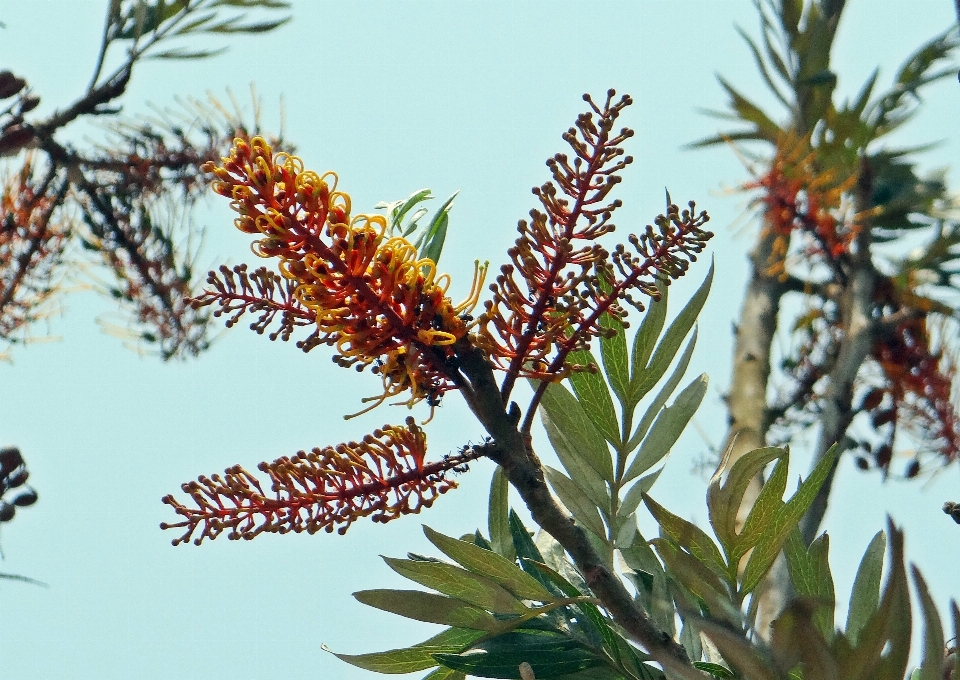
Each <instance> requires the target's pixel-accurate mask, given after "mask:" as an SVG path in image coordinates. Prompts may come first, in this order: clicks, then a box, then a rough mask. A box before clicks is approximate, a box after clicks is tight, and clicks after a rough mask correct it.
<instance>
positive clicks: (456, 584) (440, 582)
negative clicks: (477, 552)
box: [383, 557, 529, 614]
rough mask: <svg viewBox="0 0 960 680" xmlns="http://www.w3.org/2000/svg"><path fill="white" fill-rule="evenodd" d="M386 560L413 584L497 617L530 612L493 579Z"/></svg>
mask: <svg viewBox="0 0 960 680" xmlns="http://www.w3.org/2000/svg"><path fill="white" fill-rule="evenodd" d="M383 560H384V562H386V563H387V564H388V565H389V566H390V568H391V569H393V570H394V571H395V572H397V573H398V574H400V575H401V576H403V577H405V578H408V579H410V580H411V581H416V582H417V583H419V584H420V585H422V586H426V587H427V588H432V589H433V590H436V591H438V592H440V593H443V594H444V595H449V596H450V597H455V598H457V599H458V600H463V601H464V602H466V603H468V604H472V605H475V606H477V607H482V608H484V609H486V610H487V611H490V612H493V613H495V614H525V613H527V611H529V610H528V609H527V608H526V607H524V606H523V603H522V602H520V600H518V599H517V598H515V597H514V596H513V595H511V594H510V593H509V592H507V591H506V590H504V589H503V588H501V587H500V586H499V585H497V584H496V583H494V582H493V581H491V580H490V579H488V578H486V577H484V576H480V575H479V574H474V573H473V572H470V571H467V570H466V569H461V568H460V567H457V566H454V565H452V564H447V563H446V562H424V561H420V560H401V559H395V558H392V557H384V558H383Z"/></svg>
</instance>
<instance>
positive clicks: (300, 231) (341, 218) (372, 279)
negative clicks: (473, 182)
mask: <svg viewBox="0 0 960 680" xmlns="http://www.w3.org/2000/svg"><path fill="white" fill-rule="evenodd" d="M205 170H206V171H208V172H212V173H214V174H215V176H216V181H215V182H214V183H213V188H214V191H216V192H217V193H219V194H221V195H223V196H228V197H230V198H231V199H232V203H231V206H232V207H233V209H234V210H235V211H236V212H237V213H239V215H240V217H238V218H237V219H236V221H235V225H236V226H237V228H238V229H240V230H241V231H243V232H244V233H247V234H252V235H256V236H257V237H258V238H257V240H256V241H255V243H254V244H253V250H254V252H255V253H256V254H257V255H259V256H261V257H277V258H279V259H280V271H281V273H282V274H283V276H284V277H285V278H287V279H289V280H291V281H295V282H296V284H297V287H296V291H295V297H296V299H297V301H298V302H299V304H301V305H302V306H303V307H305V308H307V309H309V310H310V311H311V313H312V314H313V315H314V318H315V323H316V325H317V329H318V331H319V340H320V342H323V343H326V344H330V345H332V346H334V347H335V348H336V351H337V355H336V356H335V358H334V360H335V361H336V362H337V363H338V364H339V365H341V366H345V367H346V366H353V367H355V368H356V369H357V370H363V369H364V368H366V367H367V366H371V365H373V371H374V372H376V373H378V374H379V375H380V376H381V378H382V379H383V388H384V389H383V395H382V396H380V397H377V398H375V399H373V401H374V402H375V403H374V404H373V406H371V407H370V408H373V407H374V406H376V405H378V404H380V403H382V402H383V401H384V400H385V399H387V398H389V397H392V396H395V395H398V394H401V393H403V392H405V391H407V390H409V392H410V397H409V399H408V401H407V402H406V403H407V404H408V405H412V404H414V403H416V402H418V401H421V400H423V399H428V400H435V399H438V398H439V396H440V395H441V394H443V392H445V391H447V390H450V389H453V385H452V384H451V383H450V382H449V380H448V379H447V377H445V369H444V366H443V361H444V360H445V359H446V358H447V357H449V356H451V355H452V352H453V350H452V345H453V344H454V343H455V342H456V341H457V340H459V339H460V338H462V337H464V336H465V335H466V333H467V325H466V323H465V321H464V320H463V319H462V318H461V314H465V313H466V312H468V311H469V310H470V309H472V308H473V306H474V305H475V304H476V302H477V297H478V295H479V289H480V285H481V281H480V280H479V278H476V279H475V281H474V287H473V290H472V291H471V294H470V296H469V297H468V298H467V300H466V301H464V302H463V303H462V304H460V305H454V304H453V303H452V302H451V301H450V298H448V297H447V295H446V291H447V287H448V286H449V283H450V278H449V277H448V276H447V275H441V274H438V272H437V270H436V264H435V263H434V262H433V261H432V260H430V259H427V258H419V257H418V254H417V250H416V248H415V247H414V246H413V245H412V244H410V243H409V242H408V241H407V240H405V239H404V238H400V237H393V238H388V237H387V236H386V231H387V229H386V227H387V225H386V220H385V219H384V218H383V217H382V216H380V215H364V214H360V215H353V216H352V215H351V202H350V197H349V196H348V195H347V194H345V193H343V192H339V191H337V176H336V175H335V174H334V173H332V172H328V173H326V174H324V175H322V176H321V175H318V174H317V173H315V172H312V171H309V170H304V168H303V163H302V161H301V160H300V159H299V158H297V157H295V156H291V155H289V154H285V153H277V154H274V152H273V150H272V148H271V147H270V145H269V144H267V143H266V142H265V141H264V140H263V139H262V138H260V137H255V138H253V139H252V140H250V141H249V142H247V141H246V140H243V139H237V140H235V142H234V147H233V149H232V150H231V153H230V156H229V157H225V158H223V159H222V163H221V164H220V165H219V166H218V165H215V164H213V163H209V164H207V166H205ZM365 410H369V409H365Z"/></svg>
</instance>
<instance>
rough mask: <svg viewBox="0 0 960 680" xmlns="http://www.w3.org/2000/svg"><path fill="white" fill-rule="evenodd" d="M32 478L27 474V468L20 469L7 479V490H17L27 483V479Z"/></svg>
mask: <svg viewBox="0 0 960 680" xmlns="http://www.w3.org/2000/svg"><path fill="white" fill-rule="evenodd" d="M29 476H30V473H29V472H27V468H23V467H22V468H20V469H19V470H17V471H16V472H14V473H13V474H11V475H10V476H9V477H7V488H8V489H16V488H17V487H18V486H21V485H22V484H24V483H25V482H26V481H27V478H28V477H29Z"/></svg>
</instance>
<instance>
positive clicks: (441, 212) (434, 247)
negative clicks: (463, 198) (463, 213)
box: [414, 191, 460, 263]
mask: <svg viewBox="0 0 960 680" xmlns="http://www.w3.org/2000/svg"><path fill="white" fill-rule="evenodd" d="M459 193H460V192H459V191H455V192H453V195H452V196H450V198H448V199H447V200H446V201H444V203H443V205H441V206H440V208H439V209H438V210H437V212H436V214H435V215H434V216H433V219H431V220H430V224H429V226H427V229H426V230H425V231H424V232H423V234H422V235H421V236H420V238H419V239H417V241H416V243H415V244H414V246H415V247H416V248H417V251H418V252H419V253H420V257H421V258H427V259H430V260H433V261H434V263H437V262H439V261H440V253H441V252H442V251H443V242H444V240H445V239H446V238H447V223H448V222H449V219H450V218H449V214H450V209H451V208H452V207H453V199H455V198H456V197H457V194H459Z"/></svg>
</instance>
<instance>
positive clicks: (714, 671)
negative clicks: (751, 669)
mask: <svg viewBox="0 0 960 680" xmlns="http://www.w3.org/2000/svg"><path fill="white" fill-rule="evenodd" d="M693 665H694V667H695V668H699V669H700V670H702V671H706V672H707V673H709V674H710V675H712V676H713V677H715V678H720V679H721V680H727V678H735V677H737V676H735V675H734V674H733V672H732V671H731V670H730V669H729V668H726V667H725V666H721V665H720V664H718V663H710V662H709V661H694V662H693Z"/></svg>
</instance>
